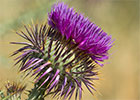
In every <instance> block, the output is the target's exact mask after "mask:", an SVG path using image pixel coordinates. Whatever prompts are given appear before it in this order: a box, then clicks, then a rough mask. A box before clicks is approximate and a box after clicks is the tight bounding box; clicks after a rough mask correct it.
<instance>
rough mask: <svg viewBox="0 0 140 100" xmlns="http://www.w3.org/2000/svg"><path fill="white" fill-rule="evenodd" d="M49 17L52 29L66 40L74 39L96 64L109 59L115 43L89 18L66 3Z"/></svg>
mask: <svg viewBox="0 0 140 100" xmlns="http://www.w3.org/2000/svg"><path fill="white" fill-rule="evenodd" d="M48 16H49V25H50V26H51V27H52V28H54V29H56V30H58V31H59V32H60V33H61V34H62V35H63V36H66V39H73V41H74V43H75V44H77V45H78V47H79V49H81V50H83V51H85V52H86V53H88V54H89V55H90V56H91V58H92V59H93V60H94V61H95V62H97V63H99V62H100V61H101V62H103V61H104V60H106V59H108V50H109V49H110V48H111V47H112V43H113V41H112V40H111V36H108V35H107V34H106V33H105V32H103V30H101V28H99V27H98V26H97V25H95V24H94V23H92V22H90V20H89V19H88V18H84V16H83V15H82V14H79V13H77V12H75V11H74V9H73V8H68V6H67V5H65V4H64V3H58V4H55V5H54V6H53V8H52V11H51V13H49V15H48ZM99 64H100V63H99Z"/></svg>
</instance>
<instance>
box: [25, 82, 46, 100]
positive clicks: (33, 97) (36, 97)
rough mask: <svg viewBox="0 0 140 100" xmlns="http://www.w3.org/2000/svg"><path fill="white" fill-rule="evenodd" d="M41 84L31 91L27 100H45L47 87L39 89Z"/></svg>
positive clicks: (36, 84) (37, 84)
mask: <svg viewBox="0 0 140 100" xmlns="http://www.w3.org/2000/svg"><path fill="white" fill-rule="evenodd" d="M39 86H40V85H39V82H38V83H35V85H34V88H33V89H32V90H31V91H29V95H28V99H27V100H44V94H45V90H46V89H45V87H44V88H43V87H41V88H39Z"/></svg>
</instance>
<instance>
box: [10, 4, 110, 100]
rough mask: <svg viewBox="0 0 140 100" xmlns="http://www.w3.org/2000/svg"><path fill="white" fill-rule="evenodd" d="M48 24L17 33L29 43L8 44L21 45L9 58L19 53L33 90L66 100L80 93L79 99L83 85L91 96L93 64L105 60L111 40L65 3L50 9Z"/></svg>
mask: <svg viewBox="0 0 140 100" xmlns="http://www.w3.org/2000/svg"><path fill="white" fill-rule="evenodd" d="M48 22H49V23H48V24H49V26H48V25H47V24H42V25H40V26H39V25H38V24H33V25H32V26H26V25H25V26H24V27H25V30H26V31H25V32H23V31H20V32H16V33H17V34H18V35H19V36H21V37H22V38H24V39H25V40H27V41H28V42H11V43H12V44H22V45H24V46H23V47H22V48H20V49H18V50H16V51H15V52H14V53H13V55H12V56H14V55H16V54H18V53H21V55H20V56H18V57H17V58H16V59H15V60H17V62H16V64H18V63H21V64H20V65H21V66H20V71H24V72H25V73H26V72H27V73H26V76H28V75H31V76H35V84H36V87H37V88H39V89H43V91H44V89H45V91H46V94H47V95H49V94H53V95H54V97H58V98H60V97H63V99H64V100H65V99H66V98H69V99H70V98H71V96H72V95H73V94H74V91H76V92H75V93H76V95H75V98H76V99H77V97H78V94H79V100H81V97H82V90H83V89H82V83H83V84H84V85H85V86H86V87H87V89H88V90H89V91H90V92H91V93H92V94H93V92H92V90H96V89H95V87H94V83H93V82H92V81H94V80H98V77H97V75H98V70H97V69H98V68H97V66H96V64H97V63H95V62H96V61H104V60H105V59H107V58H108V53H107V52H108V50H109V49H110V47H111V46H112V40H111V37H110V36H108V35H107V34H106V33H105V32H103V31H101V29H100V28H99V27H98V26H96V25H95V24H93V23H91V22H90V21H89V20H88V18H84V16H83V15H81V14H78V13H76V12H75V11H74V10H73V8H68V6H67V5H65V4H64V3H58V4H56V5H54V6H53V8H52V11H51V13H49V21H48ZM40 94H44V93H41V92H40ZM37 96H38V95H37ZM35 98H36V99H39V96H38V97H35Z"/></svg>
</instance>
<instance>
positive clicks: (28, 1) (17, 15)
mask: <svg viewBox="0 0 140 100" xmlns="http://www.w3.org/2000/svg"><path fill="white" fill-rule="evenodd" d="M62 1H63V0H62ZM54 2H56V0H1V1H0V3H1V4H4V5H2V7H1V8H2V9H1V10H0V11H1V18H0V36H1V35H4V34H5V33H9V30H12V29H13V30H14V29H17V27H18V28H19V27H20V26H21V25H22V23H24V24H27V23H29V22H31V19H33V20H38V21H40V20H42V19H43V20H44V19H45V18H46V19H45V21H46V20H47V15H48V14H47V13H48V12H49V11H50V8H51V5H52V4H53V3H54ZM9 13H10V14H9Z"/></svg>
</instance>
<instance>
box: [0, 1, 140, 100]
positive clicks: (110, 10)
mask: <svg viewBox="0 0 140 100" xmlns="http://www.w3.org/2000/svg"><path fill="white" fill-rule="evenodd" d="M63 1H64V2H66V3H67V4H68V5H70V6H71V7H74V8H75V9H76V10H77V11H79V12H80V13H82V14H84V15H85V16H86V17H87V16H88V17H89V19H90V20H91V21H93V22H94V23H96V24H97V25H99V26H100V27H101V28H103V30H104V31H105V32H107V33H108V34H110V35H112V37H113V39H115V45H114V46H113V48H112V49H111V50H110V59H109V60H108V61H106V64H105V66H104V67H103V68H101V75H100V77H101V80H100V81H98V82H95V84H96V88H97V89H98V91H99V92H100V94H98V93H95V94H96V97H97V98H98V100H139V99H140V98H139V95H140V87H139V85H140V81H139V79H140V78H139V77H140V74H139V73H140V72H139V71H140V68H139V66H138V63H139V61H138V60H140V59H139V57H140V52H139V50H138V48H139V46H140V41H139V39H140V38H139V36H140V35H139V33H140V30H139V28H140V24H139V22H140V13H139V12H140V10H139V8H140V7H139V1H138V0H67V1H66V0H63ZM54 2H56V0H0V87H1V86H2V85H3V84H4V82H5V81H6V80H17V75H18V74H17V70H18V68H17V69H16V67H13V65H14V62H13V59H14V58H10V57H9V56H10V54H11V53H12V52H13V51H14V50H16V49H17V48H18V47H19V46H15V45H14V46H13V45H10V44H9V42H10V41H21V38H20V37H18V36H17V35H16V34H15V32H13V31H12V30H18V29H22V25H23V23H25V24H29V23H31V19H33V20H36V21H38V22H43V21H46V20H47V12H49V11H50V7H51V5H52V4H53V3H54ZM96 97H95V96H92V95H91V94H90V93H89V92H88V91H87V90H86V89H84V93H83V100H96ZM23 100H24V99H23ZM50 100H53V99H50ZM72 100H74V99H72Z"/></svg>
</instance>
